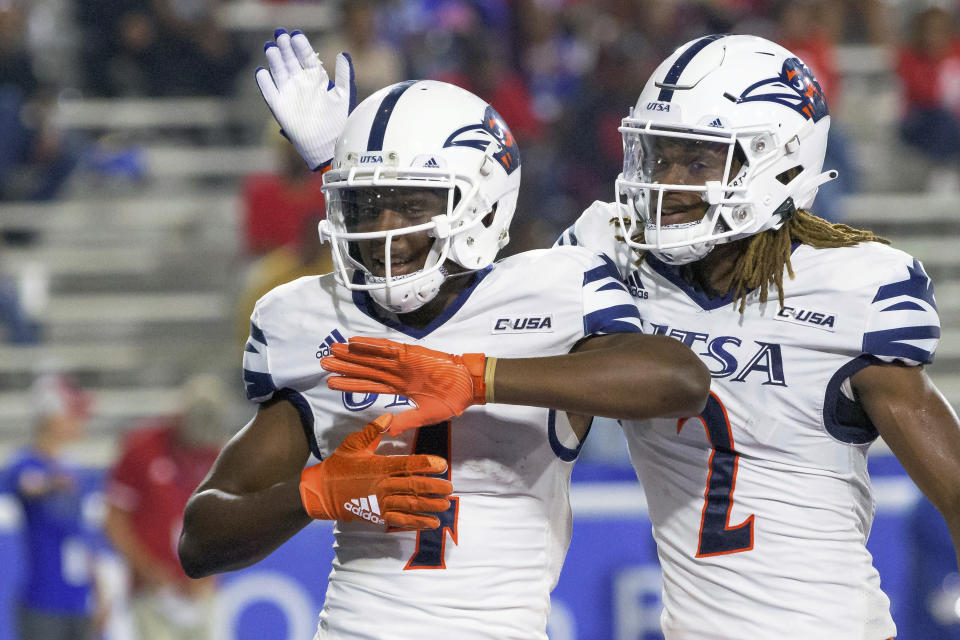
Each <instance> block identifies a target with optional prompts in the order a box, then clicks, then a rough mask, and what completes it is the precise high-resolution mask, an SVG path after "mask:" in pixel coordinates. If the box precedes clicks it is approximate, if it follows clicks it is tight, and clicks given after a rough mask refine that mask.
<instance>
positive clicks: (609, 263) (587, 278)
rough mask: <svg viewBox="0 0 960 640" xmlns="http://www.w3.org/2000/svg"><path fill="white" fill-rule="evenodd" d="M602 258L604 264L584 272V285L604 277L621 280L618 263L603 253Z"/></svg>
mask: <svg viewBox="0 0 960 640" xmlns="http://www.w3.org/2000/svg"><path fill="white" fill-rule="evenodd" d="M600 258H601V259H602V260H603V264H602V265H600V266H599V267H594V268H593V269H590V270H589V271H584V272H583V284H584V286H586V285H588V284H590V283H591V282H596V281H597V280H603V279H604V278H613V279H614V280H616V281H617V282H619V281H620V273H619V272H618V271H617V267H616V265H614V264H613V260H611V259H610V258H608V257H607V256H605V255H602V254H601V255H600Z"/></svg>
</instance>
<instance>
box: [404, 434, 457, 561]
mask: <svg viewBox="0 0 960 640" xmlns="http://www.w3.org/2000/svg"><path fill="white" fill-rule="evenodd" d="M413 452H414V453H426V454H430V455H434V456H440V457H441V458H444V459H446V461H447V471H446V472H445V473H442V474H437V476H436V477H438V478H446V479H447V480H449V479H450V469H451V467H452V466H453V463H452V461H451V459H450V422H449V421H447V422H441V423H440V424H432V425H429V426H426V427H420V428H419V429H417V437H416V440H415V441H414V443H413ZM459 508H460V498H458V497H456V496H450V506H449V507H447V510H446V511H444V512H442V513H438V514H437V517H438V518H440V526H439V527H437V528H436V529H429V530H427V531H418V532H417V549H416V551H414V552H413V555H412V556H410V560H408V561H407V564H406V566H405V567H404V569H446V568H447V566H446V563H445V561H444V549H445V547H446V542H447V534H448V533H449V534H450V539H451V540H453V544H457V514H458V512H459Z"/></svg>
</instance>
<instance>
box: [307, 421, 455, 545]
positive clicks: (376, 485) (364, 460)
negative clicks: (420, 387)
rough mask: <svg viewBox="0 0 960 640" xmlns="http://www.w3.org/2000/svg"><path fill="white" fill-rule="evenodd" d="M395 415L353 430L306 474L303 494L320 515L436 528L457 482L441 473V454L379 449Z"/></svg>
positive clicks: (309, 509) (314, 514) (310, 509)
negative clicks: (382, 451) (401, 453)
mask: <svg viewBox="0 0 960 640" xmlns="http://www.w3.org/2000/svg"><path fill="white" fill-rule="evenodd" d="M392 418H393V416H391V415H390V414H384V415H382V416H380V417H378V418H377V419H376V420H374V421H373V422H371V423H369V424H368V425H367V426H366V427H364V428H363V429H362V430H360V431H356V432H354V433H351V434H350V435H349V436H347V437H346V439H344V441H343V442H342V443H341V444H340V446H339V447H337V448H336V449H335V450H334V451H333V453H332V454H330V456H329V457H328V458H327V459H325V460H324V461H323V462H321V463H320V464H317V465H314V466H312V467H307V468H306V469H304V470H303V472H302V473H301V474H300V499H301V500H302V501H303V507H304V509H305V510H306V512H307V515H309V516H310V517H311V518H313V519H315V520H342V521H343V522H352V521H354V520H367V521H369V522H372V523H373V524H378V525H383V524H385V525H387V526H388V527H394V528H398V529H436V528H437V527H439V526H440V519H439V518H437V516H435V515H432V514H433V513H436V512H442V511H446V510H447V507H449V506H450V501H449V500H447V496H448V495H450V493H452V492H453V485H452V484H451V483H450V481H449V480H446V479H445V478H436V477H430V476H428V475H425V474H440V473H444V472H446V470H447V461H446V460H444V459H443V458H441V457H440V456H430V455H422V454H416V455H404V456H382V455H377V454H376V453H374V450H375V449H376V448H377V445H378V444H380V440H381V439H382V438H383V435H384V433H386V431H387V429H388V428H389V427H390V422H391V420H392Z"/></svg>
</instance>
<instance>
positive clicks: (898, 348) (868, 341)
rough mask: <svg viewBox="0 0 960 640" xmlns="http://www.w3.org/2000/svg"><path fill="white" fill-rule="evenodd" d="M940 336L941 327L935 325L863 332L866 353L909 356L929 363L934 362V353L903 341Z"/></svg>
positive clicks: (900, 356)
mask: <svg viewBox="0 0 960 640" xmlns="http://www.w3.org/2000/svg"><path fill="white" fill-rule="evenodd" d="M939 337H940V327H937V326H934V325H931V326H923V327H900V328H898V329H884V330H881V331H870V332H868V333H865V334H863V347H862V349H863V351H864V352H865V353H869V354H872V355H875V356H888V357H897V358H909V359H911V360H915V361H917V362H920V363H924V364H929V363H930V362H933V353H931V352H930V351H929V350H927V349H923V348H922V347H917V346H915V345H911V344H905V343H904V342H903V341H904V340H926V339H929V338H939Z"/></svg>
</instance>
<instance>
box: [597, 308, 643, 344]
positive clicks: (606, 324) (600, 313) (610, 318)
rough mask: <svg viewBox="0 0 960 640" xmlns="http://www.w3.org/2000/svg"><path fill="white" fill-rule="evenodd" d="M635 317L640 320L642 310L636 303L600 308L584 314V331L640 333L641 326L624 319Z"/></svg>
mask: <svg viewBox="0 0 960 640" xmlns="http://www.w3.org/2000/svg"><path fill="white" fill-rule="evenodd" d="M626 318H634V319H635V320H637V322H638V323H639V322H640V312H639V311H637V307H636V305H632V304H619V305H616V306H613V307H607V308H605V309H599V310H597V311H593V312H591V313H588V314H587V315H585V316H583V333H584V335H588V336H589V335H591V334H594V333H640V327H639V326H634V325H632V324H629V323H627V322H622V320H623V319H626Z"/></svg>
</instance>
